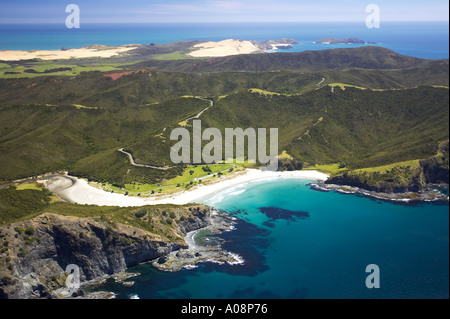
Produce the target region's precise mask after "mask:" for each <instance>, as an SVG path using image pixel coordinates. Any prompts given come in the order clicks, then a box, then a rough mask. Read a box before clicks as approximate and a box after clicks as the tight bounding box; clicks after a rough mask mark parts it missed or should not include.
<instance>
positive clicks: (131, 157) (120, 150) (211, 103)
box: [118, 96, 214, 171]
mask: <svg viewBox="0 0 450 319" xmlns="http://www.w3.org/2000/svg"><path fill="white" fill-rule="evenodd" d="M193 98H194V99H198V100H203V101H209V102H210V106H208V107H206V108H204V109H203V110H201V111H200V112H199V113H198V114H197V115H195V116H192V117H189V118H187V119H185V120H184V122H187V121H189V120H193V119H198V118H199V117H200V116H202V114H203V113H204V112H206V111H207V110H209V109H210V108H212V107H213V106H214V100H212V99H207V98H203V97H201V96H194V97H193ZM166 129H167V127H165V128H164V130H163V132H164V131H165V130H166ZM118 151H119V152H121V153H123V154H126V155H128V158H129V159H130V164H131V165H133V166H136V167H147V168H153V169H158V170H161V171H167V170H168V169H171V168H173V167H174V166H164V167H161V166H154V165H148V164H138V163H136V162H135V161H134V158H133V155H132V154H130V153H129V152H127V151H124V149H123V147H122V148H119V149H118Z"/></svg>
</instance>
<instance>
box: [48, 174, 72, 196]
mask: <svg viewBox="0 0 450 319" xmlns="http://www.w3.org/2000/svg"><path fill="white" fill-rule="evenodd" d="M47 178H48V179H47V181H46V182H45V185H46V187H47V188H48V190H49V191H51V192H54V193H58V192H61V191H63V190H65V189H68V188H70V187H72V186H73V185H75V183H76V180H74V179H72V178H70V177H68V176H62V175H52V176H48V177H47Z"/></svg>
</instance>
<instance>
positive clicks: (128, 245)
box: [0, 212, 209, 298]
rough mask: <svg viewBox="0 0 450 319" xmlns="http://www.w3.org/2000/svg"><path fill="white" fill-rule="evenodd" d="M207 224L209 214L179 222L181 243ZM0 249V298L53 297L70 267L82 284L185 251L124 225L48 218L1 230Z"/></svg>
mask: <svg viewBox="0 0 450 319" xmlns="http://www.w3.org/2000/svg"><path fill="white" fill-rule="evenodd" d="M208 223H209V212H205V213H199V214H195V215H193V216H192V217H190V218H187V219H186V220H184V221H183V222H180V224H178V225H177V231H178V232H179V233H180V239H181V236H183V235H184V234H185V233H186V232H188V231H191V230H195V229H198V228H202V227H206V226H207V225H208ZM0 245H2V246H0V247H4V248H3V254H2V255H0V256H1V258H0V298H57V297H58V295H57V294H56V292H55V291H56V289H58V288H61V287H64V286H65V281H66V278H67V275H68V274H67V273H65V269H66V267H67V266H68V265H69V264H75V265H77V266H78V267H79V268H80V274H81V281H82V282H83V281H88V280H92V279H95V278H98V277H102V276H105V275H112V274H117V273H120V272H123V271H124V270H126V268H128V267H131V266H134V265H137V264H139V263H142V262H146V261H150V260H153V259H156V258H159V257H161V256H163V255H166V254H168V253H169V252H171V251H173V250H177V249H179V248H182V247H184V246H187V244H186V243H185V242H184V241H183V240H177V241H173V240H172V241H171V240H168V239H167V238H164V237H161V236H159V235H155V234H153V233H150V232H148V231H145V230H142V229H139V228H135V227H132V226H129V225H124V224H115V225H113V226H111V225H107V224H104V223H102V222H99V221H97V220H94V219H93V218H79V217H72V216H62V215H57V214H49V213H45V214H42V215H40V216H38V217H35V218H33V219H30V220H27V221H24V222H18V223H14V224H11V225H9V226H6V227H0ZM5 250H6V251H5Z"/></svg>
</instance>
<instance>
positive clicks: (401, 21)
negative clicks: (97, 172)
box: [0, 20, 450, 25]
mask: <svg viewBox="0 0 450 319" xmlns="http://www.w3.org/2000/svg"><path fill="white" fill-rule="evenodd" d="M425 22H426V23H430V22H435V23H450V20H385V21H384V22H382V23H425ZM190 23H192V24H224V23H248V24H258V23H279V24H286V23H321V24H323V23H362V24H364V21H353V20H352V21H342V20H336V21H175V22H173V21H155V22H148V21H146V22H105V21H104V22H83V23H82V24H88V25H93V24H109V25H111V24H122V25H123V24H190ZM11 24H19V25H30V24H35V25H36V24H40V25H43V24H47V25H48V24H63V25H64V24H65V21H60V22H22V21H21V22H16V21H12V22H0V25H11Z"/></svg>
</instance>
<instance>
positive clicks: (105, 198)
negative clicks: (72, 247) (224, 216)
mask: <svg viewBox="0 0 450 319" xmlns="http://www.w3.org/2000/svg"><path fill="white" fill-rule="evenodd" d="M284 178H297V179H308V180H326V179H327V178H328V175H326V174H324V173H320V172H318V171H293V172H271V171H261V170H257V169H247V170H246V171H245V172H244V173H243V174H239V175H236V176H235V177H232V178H228V179H225V178H224V180H222V181H218V182H216V183H213V184H208V185H201V186H197V187H195V188H193V189H191V190H187V191H184V192H181V193H176V194H173V195H172V196H169V197H165V198H158V199H152V198H143V197H135V196H125V195H121V194H117V193H110V192H107V191H104V190H101V189H98V188H95V187H93V186H90V185H89V184H88V183H87V182H86V181H85V180H83V179H78V178H76V177H64V176H59V177H54V178H51V179H49V180H48V181H47V182H46V185H47V187H48V188H49V190H50V191H52V192H55V193H57V194H58V195H60V196H61V197H63V198H65V199H67V200H70V201H72V202H74V203H77V204H87V205H99V206H120V207H127V206H144V205H158V204H177V205H184V204H188V203H193V202H195V201H196V200H198V199H200V198H203V197H206V196H209V195H212V194H215V193H218V192H220V191H222V190H225V189H229V188H232V187H235V186H238V185H242V184H246V183H249V182H252V181H259V180H265V179H267V180H271V179H284ZM71 180H72V181H74V183H73V184H72V181H71Z"/></svg>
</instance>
